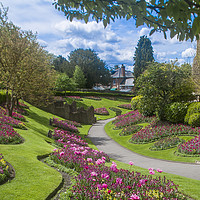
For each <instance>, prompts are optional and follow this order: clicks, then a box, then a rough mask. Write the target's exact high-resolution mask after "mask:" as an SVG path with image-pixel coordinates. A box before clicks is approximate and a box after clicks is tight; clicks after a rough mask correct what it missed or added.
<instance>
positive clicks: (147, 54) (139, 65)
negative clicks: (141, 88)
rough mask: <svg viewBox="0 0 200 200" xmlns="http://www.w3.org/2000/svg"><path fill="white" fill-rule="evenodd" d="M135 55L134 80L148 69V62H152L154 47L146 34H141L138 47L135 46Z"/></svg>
mask: <svg viewBox="0 0 200 200" xmlns="http://www.w3.org/2000/svg"><path fill="white" fill-rule="evenodd" d="M135 49H136V50H135V55H134V57H133V58H134V61H135V63H134V73H133V74H134V81H135V82H136V80H137V78H138V77H139V76H140V75H141V74H142V73H143V72H144V71H145V70H146V69H147V65H148V62H152V61H153V60H154V58H153V47H152V46H151V40H150V39H149V38H147V37H146V36H141V37H140V39H139V41H138V44H137V47H136V48H135Z"/></svg>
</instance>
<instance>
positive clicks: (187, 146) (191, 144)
mask: <svg viewBox="0 0 200 200" xmlns="http://www.w3.org/2000/svg"><path fill="white" fill-rule="evenodd" d="M178 152H180V153H183V154H186V155H196V156H200V134H199V135H198V136H195V138H194V139H191V140H189V141H187V142H185V143H182V144H180V145H179V146H178Z"/></svg>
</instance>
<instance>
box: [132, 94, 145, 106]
mask: <svg viewBox="0 0 200 200" xmlns="http://www.w3.org/2000/svg"><path fill="white" fill-rule="evenodd" d="M141 98H142V96H141V95H139V96H136V97H133V98H132V99H131V107H132V109H133V110H137V109H139V107H140V100H141Z"/></svg>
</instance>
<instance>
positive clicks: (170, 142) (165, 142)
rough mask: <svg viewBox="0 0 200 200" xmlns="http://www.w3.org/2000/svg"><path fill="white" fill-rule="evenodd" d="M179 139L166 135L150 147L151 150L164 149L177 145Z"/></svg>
mask: <svg viewBox="0 0 200 200" xmlns="http://www.w3.org/2000/svg"><path fill="white" fill-rule="evenodd" d="M180 142H181V140H180V139H179V138H178V137H167V138H164V139H161V140H159V141H158V142H155V143H154V144H153V146H152V147H151V148H150V149H151V150H164V149H170V148H173V147H175V146H177V145H178V144H179V143H180Z"/></svg>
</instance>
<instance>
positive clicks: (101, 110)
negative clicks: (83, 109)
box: [94, 108, 109, 115]
mask: <svg viewBox="0 0 200 200" xmlns="http://www.w3.org/2000/svg"><path fill="white" fill-rule="evenodd" d="M94 114H97V115H109V112H108V111H107V109H106V108H96V109H94Z"/></svg>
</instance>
